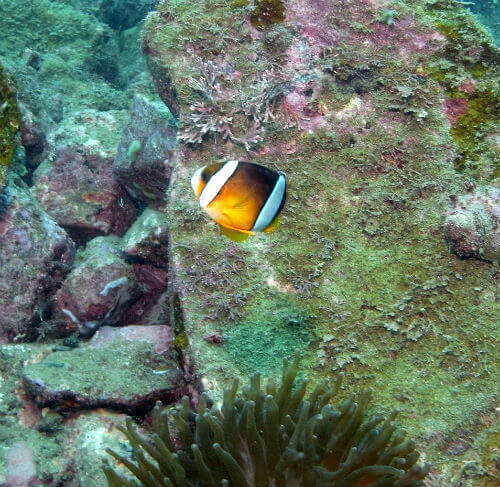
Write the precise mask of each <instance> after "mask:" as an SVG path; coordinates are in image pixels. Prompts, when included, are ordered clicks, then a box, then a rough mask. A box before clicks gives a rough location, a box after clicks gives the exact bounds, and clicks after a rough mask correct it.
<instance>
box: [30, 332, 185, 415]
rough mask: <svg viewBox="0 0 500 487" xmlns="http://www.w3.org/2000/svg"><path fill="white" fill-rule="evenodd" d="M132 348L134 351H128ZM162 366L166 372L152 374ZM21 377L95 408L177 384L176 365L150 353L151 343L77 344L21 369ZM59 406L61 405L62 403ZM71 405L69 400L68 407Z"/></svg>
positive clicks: (166, 358) (151, 350)
mask: <svg viewBox="0 0 500 487" xmlns="http://www.w3.org/2000/svg"><path fill="white" fill-rule="evenodd" d="M131 347H133V351H134V353H131ZM156 369H161V370H163V369H165V370H168V373H167V374H155V373H154V370H156ZM23 376H24V380H38V381H42V382H43V383H44V384H45V386H46V387H48V388H49V389H50V390H52V391H74V394H75V397H76V396H81V397H85V398H86V399H85V401H84V402H86V403H89V404H91V405H94V407H99V405H103V404H104V403H105V402H106V401H111V402H112V401H113V400H115V401H118V400H119V398H124V397H126V398H129V399H131V400H133V398H134V397H135V396H138V395H141V394H148V393H149V392H150V391H157V390H165V389H170V388H174V387H176V386H177V382H176V381H177V379H178V368H177V365H176V364H175V362H173V361H172V360H171V359H170V357H169V356H168V354H167V353H164V354H159V353H155V352H154V346H153V345H152V344H151V343H146V342H141V341H138V342H135V343H133V345H132V344H131V343H127V342H125V343H119V342H113V343H111V344H110V345H108V346H106V347H105V348H92V347H83V346H82V347H78V348H75V349H73V350H71V351H65V352H63V351H56V352H52V353H51V354H50V355H48V356H47V357H46V358H45V359H44V360H42V361H41V362H38V363H33V364H30V365H27V366H26V367H24V369H23ZM61 406H62V407H63V408H64V406H65V403H64V401H63V402H62V404H61ZM72 406H73V407H74V404H72V403H71V401H69V402H68V407H70V408H71V407H72Z"/></svg>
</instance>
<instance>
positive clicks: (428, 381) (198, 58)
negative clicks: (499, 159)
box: [143, 0, 499, 485]
mask: <svg viewBox="0 0 500 487" xmlns="http://www.w3.org/2000/svg"><path fill="white" fill-rule="evenodd" d="M257 3H258V4H259V5H262V4H263V3H264V2H257ZM276 3H278V2H276ZM284 4H285V12H284V15H283V16H281V18H280V21H279V22H276V23H272V24H270V25H264V24H259V25H257V26H256V25H255V21H254V20H253V19H252V11H253V10H252V9H253V8H254V7H255V5H256V3H255V2H253V3H249V2H227V3H224V4H223V3H221V2H217V1H215V0H213V1H212V0H207V1H206V2H204V3H202V4H201V5H200V4H198V3H197V4H196V5H195V4H193V3H192V2H189V1H187V0H185V1H184V0H177V1H167V0H165V1H163V2H161V3H160V4H159V6H158V9H157V11H156V12H155V13H153V14H151V15H150V16H149V17H148V19H147V22H146V25H145V33H144V40H143V50H144V52H145V53H146V54H148V63H149V66H150V68H151V72H152V74H153V77H154V81H155V85H156V87H157V89H158V93H159V95H160V96H161V97H162V99H163V100H164V101H165V103H166V104H167V105H168V106H169V108H170V109H171V111H172V112H173V113H174V114H176V115H177V114H178V115H179V121H180V139H181V141H182V145H181V147H180V149H179V154H178V165H177V167H176V169H175V171H174V175H173V178H172V181H173V182H172V184H171V193H170V204H169V206H168V210H167V211H168V217H169V219H170V243H169V245H170V255H169V262H170V271H169V277H170V279H171V284H172V291H173V293H174V295H175V296H174V298H173V300H172V302H173V304H174V305H176V306H175V307H174V309H173V311H172V314H173V316H174V318H175V320H176V321H175V323H174V326H175V327H176V330H177V332H178V336H179V343H183V344H184V345H183V346H184V350H185V353H186V355H188V356H189V357H191V359H192V360H194V362H195V365H196V367H197V369H198V371H199V373H200V374H201V375H202V378H203V384H204V385H205V386H206V387H208V388H211V389H212V390H213V393H214V394H215V395H216V397H217V395H218V394H219V395H220V394H221V389H222V387H223V386H224V384H226V383H227V381H228V377H229V376H231V375H233V374H235V373H236V374H237V375H246V374H247V373H249V372H253V371H255V370H265V371H266V372H268V373H271V372H272V371H273V370H276V367H277V366H278V363H279V360H277V355H281V354H285V353H289V354H292V353H294V352H296V353H299V354H300V355H302V356H303V357H304V365H305V366H306V369H308V373H309V375H310V376H311V377H313V378H319V377H331V376H332V374H333V372H332V369H333V370H335V371H336V370H339V369H342V370H347V371H349V374H348V375H347V381H348V382H349V386H352V387H354V388H358V387H361V386H365V387H366V386H368V387H370V386H371V387H373V388H374V389H375V398H376V401H377V402H378V403H382V404H383V405H384V406H386V407H390V408H394V407H398V408H400V409H402V410H403V411H404V412H405V413H406V414H405V427H407V428H408V429H409V430H411V431H412V432H413V433H415V434H416V435H418V438H419V442H420V443H421V445H422V448H423V449H425V451H426V453H427V458H428V459H430V460H431V461H432V462H435V464H436V466H437V467H436V468H437V469H441V470H442V471H444V472H445V473H446V474H448V473H449V472H453V473H454V474H457V475H461V474H460V472H461V469H462V463H461V462H463V461H469V460H470V459H471V458H473V451H472V450H471V449H467V448H465V449H459V450H457V452H456V453H453V457H451V456H443V448H444V447H443V444H442V443H441V441H442V439H443V438H452V437H453V436H454V434H455V433H456V432H457V431H458V430H467V432H468V435H469V437H470V440H471V441H470V443H469V444H472V442H473V438H475V437H476V436H478V437H479V435H480V434H481V432H482V431H483V430H484V427H483V426H482V424H481V419H480V418H481V417H482V415H483V414H484V413H485V412H486V411H489V410H490V409H491V408H492V407H493V405H494V400H493V396H494V391H495V384H494V380H493V379H492V367H493V365H492V364H493V362H494V355H495V350H496V347H497V342H496V339H497V332H496V329H495V324H496V321H497V318H496V315H497V311H498V310H497V307H496V305H495V298H494V296H495V292H496V286H495V282H494V274H495V269H494V268H493V267H492V265H491V264H490V263H488V262H484V261H479V260H474V259H468V260H462V259H458V258H456V257H455V256H453V255H451V254H450V253H449V251H448V249H447V246H446V243H445V241H444V239H443V237H442V224H443V214H444V212H445V211H446V209H447V208H448V204H449V196H450V195H453V194H459V193H460V192H462V191H463V187H464V186H463V185H464V181H463V179H462V176H461V175H460V174H459V173H458V172H457V170H462V169H463V170H464V171H465V172H466V173H467V176H468V177H470V178H471V179H476V180H477V181H481V180H482V179H483V178H484V180H491V179H492V178H493V177H494V171H493V170H492V166H493V164H494V161H495V159H494V154H495V152H494V149H493V144H492V143H491V140H493V139H494V136H495V133H496V122H495V120H494V117H493V116H491V115H492V113H494V110H495V107H496V106H497V104H498V99H499V96H498V91H495V89H494V85H495V79H498V78H495V76H496V74H495V73H497V67H495V65H496V62H495V59H497V58H496V56H497V52H496V51H495V49H493V48H492V46H491V45H490V44H489V43H488V38H487V36H485V35H484V33H481V30H480V29H478V28H476V27H474V24H473V22H472V20H471V22H472V23H471V25H472V27H471V28H470V29H465V28H464V29H462V28H458V29H455V30H454V31H453V33H452V34H450V32H449V31H446V29H445V28H444V25H443V24H446V23H447V22H448V21H449V22H451V20H450V19H451V18H452V17H451V15H452V14H451V12H452V11H453V10H455V11H458V12H460V16H461V18H462V20H465V19H467V15H469V14H467V13H466V12H465V11H463V10H462V9H461V8H459V6H458V5H457V4H456V2H449V1H447V0H444V1H438V2H425V1H418V2H411V3H410V2H408V3H405V2H398V4H397V5H391V6H387V5H385V4H384V5H383V6H382V5H380V4H378V3H375V2H371V1H367V0H352V1H349V2H317V1H314V0H290V1H288V2H285V3H284ZM386 10H392V12H390V15H389V14H388V12H387V11H386ZM194 17H196V22H195V23H193V21H192V19H193V18H194ZM439 19H440V20H441V23H439V22H438V20H439ZM443 19H444V20H446V22H444V20H443ZM281 20H282V21H281ZM461 25H462V24H461ZM278 26H279V29H280V31H282V32H283V33H284V34H285V33H286V35H283V36H276V35H274V34H273V33H274V31H275V30H276V29H277V28H278ZM256 27H257V28H256ZM460 36H462V37H460ZM285 40H286V42H285ZM478 45H479V46H480V49H479V50H476V49H475V47H477V46H478ZM463 46H465V47H464V49H463V50H461V49H462V47H463ZM451 64H453V66H454V68H453V70H451V71H448V72H447V71H446V66H451ZM436 66H441V67H443V69H442V71H441V72H439V74H442V75H443V77H441V76H439V75H438V73H437V72H436V71H437V70H436ZM471 70H472V71H474V73H475V74H474V75H473V76H472V75H471V73H470V71H471ZM447 73H448V74H449V76H447ZM471 76H472V77H476V78H477V79H478V80H479V81H478V87H477V89H476V91H475V92H474V93H475V94H473V95H471V96H465V95H463V96H462V95H461V96H462V97H463V98H467V112H466V113H464V115H463V116H464V117H465V115H466V114H468V115H467V117H468V118H461V115H457V114H455V115H457V117H456V119H455V120H454V122H456V123H455V125H453V127H454V128H453V127H450V123H449V122H448V120H447V118H446V116H445V113H443V101H444V100H445V98H450V99H455V98H459V96H455V93H454V94H453V96H452V94H451V92H450V90H451V87H452V86H454V87H456V88H457V90H458V86H459V85H462V88H463V89H464V90H470V86H467V85H466V84H463V83H464V82H465V81H466V80H468V79H469V78H470V77H471ZM462 93H465V94H466V95H470V94H467V93H466V91H464V92H462ZM486 93H488V97H486ZM486 99H487V100H488V101H487V102H486ZM481 103H487V104H488V107H489V108H488V109H487V110H486V111H485V115H487V117H486V118H487V119H483V118H481V117H479V114H480V113H481V112H479V111H477V110H476V109H475V108H477V107H479V106H483V105H481ZM464 105H465V102H464ZM457 106H458V105H457ZM457 106H455V107H454V108H457ZM449 115H450V114H449ZM468 123H470V126H469V125H467V124H468ZM466 125H467V131H466V132H464V133H460V134H461V135H462V136H463V137H459V138H457V134H458V132H457V131H460V129H459V127H464V126H466ZM487 140H490V142H488V144H490V145H489V147H490V149H489V152H488V155H487V156H486V155H481V154H479V155H478V153H477V151H476V150H472V151H470V150H466V149H467V147H469V148H470V147H472V148H473V146H474V144H478V143H480V142H481V143H482V141H487ZM485 144H486V142H485ZM466 146H467V147H466ZM479 152H480V151H479ZM476 156H478V157H476ZM464 158H465V159H467V161H464ZM228 159H240V160H241V159H244V160H251V161H253V162H256V163H260V164H263V165H266V166H268V167H271V168H272V169H277V170H281V171H284V172H285V173H286V175H287V180H288V188H289V191H288V196H287V203H286V205H285V208H284V210H283V212H282V224H281V226H280V227H279V228H278V229H277V230H276V231H275V232H273V233H269V234H263V235H259V236H256V237H252V238H249V239H248V241H247V242H245V243H243V244H236V243H234V242H231V241H229V240H227V239H225V237H224V236H222V235H221V233H220V231H219V229H218V228H217V226H216V225H214V224H213V222H211V221H210V220H209V219H208V218H206V216H205V215H204V214H203V212H202V211H201V209H200V208H199V206H198V203H197V201H196V199H195V198H194V197H193V196H192V192H191V188H190V184H189V181H190V178H191V175H192V174H193V172H194V171H195V170H196V169H197V168H199V167H200V166H203V165H206V164H210V163H212V162H215V161H220V160H228ZM215 332H220V333H222V335H223V336H224V337H225V338H226V339H225V340H222V343H218V344H214V343H211V342H210V341H207V340H204V337H206V336H209V335H210V334H211V333H215ZM186 337H187V338H188V339H189V346H186V345H187V344H186V341H185V338H186ZM181 338H182V339H183V341H182V340H181ZM479 357H483V358H482V359H479ZM457 398H460V400H458V399H457ZM478 441H479V440H478ZM485 468H486V467H485ZM488 468H489V467H488ZM492 475H493V474H492ZM477 478H479V477H477ZM474 480H476V478H474ZM478 485H482V484H478ZM484 485H487V484H486V483H485V484H484Z"/></svg>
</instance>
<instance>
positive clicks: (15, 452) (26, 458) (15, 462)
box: [5, 442, 41, 487]
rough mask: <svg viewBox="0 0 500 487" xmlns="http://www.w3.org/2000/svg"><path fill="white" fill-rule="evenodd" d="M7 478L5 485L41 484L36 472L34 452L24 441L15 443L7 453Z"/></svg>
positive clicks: (20, 486)
mask: <svg viewBox="0 0 500 487" xmlns="http://www.w3.org/2000/svg"><path fill="white" fill-rule="evenodd" d="M5 458H6V461H7V480H6V483H5V487H36V486H39V485H41V484H40V483H39V482H38V478H37V474H36V463H35V459H34V457H33V452H32V451H31V449H30V448H29V447H28V446H26V445H25V444H24V443H20V442H18V443H14V445H12V446H11V447H10V449H9V450H8V451H7V454H6V455H5Z"/></svg>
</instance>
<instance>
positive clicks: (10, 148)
mask: <svg viewBox="0 0 500 487" xmlns="http://www.w3.org/2000/svg"><path fill="white" fill-rule="evenodd" d="M19 125H20V115H19V111H18V109H17V103H16V98H15V96H14V90H13V88H12V84H11V82H10V81H9V80H8V78H7V76H6V73H5V71H4V69H3V68H2V66H1V65H0V191H1V190H2V189H3V187H4V181H5V175H6V174H7V167H8V165H9V163H10V160H11V159H12V155H13V154H14V148H15V146H16V141H15V135H16V133H17V131H18V130H19Z"/></svg>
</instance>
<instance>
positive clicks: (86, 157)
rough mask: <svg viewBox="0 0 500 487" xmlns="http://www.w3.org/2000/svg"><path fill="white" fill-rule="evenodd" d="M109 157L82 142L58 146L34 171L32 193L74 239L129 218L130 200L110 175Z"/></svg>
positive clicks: (116, 228) (120, 227)
mask: <svg viewBox="0 0 500 487" xmlns="http://www.w3.org/2000/svg"><path fill="white" fill-rule="evenodd" d="M111 164H112V159H111V158H108V157H102V156H101V155H100V154H97V153H95V152H93V151H92V150H90V149H89V147H87V146H85V145H73V146H66V147H61V148H59V149H58V150H57V151H56V157H55V159H54V160H53V161H52V160H46V161H45V162H43V163H42V164H41V165H40V166H39V167H38V168H37V170H36V171H35V174H34V185H33V193H34V195H35V197H36V198H37V199H38V200H39V201H40V204H41V205H42V206H43V208H44V209H45V210H46V211H47V213H49V215H51V216H52V218H54V219H55V220H56V221H57V222H58V224H59V225H61V226H62V227H63V228H64V229H65V230H66V231H67V232H68V233H69V235H70V236H71V237H72V238H73V239H74V240H75V241H76V242H77V243H80V244H82V243H85V242H86V241H88V240H90V239H92V238H94V237H96V236H98V235H108V234H110V233H114V234H116V235H123V234H124V233H125V231H126V230H127V228H128V227H129V226H130V225H131V223H132V222H133V220H134V218H135V215H136V210H135V207H134V205H133V204H132V201H131V200H130V198H129V197H128V195H127V194H126V192H125V191H124V190H123V188H121V187H120V185H119V184H118V183H117V182H116V181H115V179H114V178H113V172H112V167H111Z"/></svg>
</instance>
